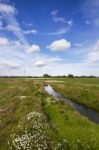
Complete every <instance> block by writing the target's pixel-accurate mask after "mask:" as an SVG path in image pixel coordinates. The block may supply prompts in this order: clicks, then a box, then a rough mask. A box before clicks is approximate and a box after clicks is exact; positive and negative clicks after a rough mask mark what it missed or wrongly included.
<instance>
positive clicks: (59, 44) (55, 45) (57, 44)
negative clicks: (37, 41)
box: [47, 39, 71, 51]
mask: <svg viewBox="0 0 99 150" xmlns="http://www.w3.org/2000/svg"><path fill="white" fill-rule="evenodd" d="M70 47H71V42H70V41H67V40H66V39H61V40H57V41H54V42H52V43H51V44H50V45H49V46H47V48H48V49H50V50H52V51H62V50H67V49H69V48H70Z"/></svg>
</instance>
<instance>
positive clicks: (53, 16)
mask: <svg viewBox="0 0 99 150" xmlns="http://www.w3.org/2000/svg"><path fill="white" fill-rule="evenodd" d="M57 14H58V10H54V11H52V12H51V15H52V19H53V21H54V22H62V23H66V20H65V18H64V17H59V16H57Z"/></svg>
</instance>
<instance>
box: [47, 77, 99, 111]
mask: <svg viewBox="0 0 99 150" xmlns="http://www.w3.org/2000/svg"><path fill="white" fill-rule="evenodd" d="M56 81H57V80H56ZM60 81H61V82H50V84H51V85H52V86H53V87H54V89H55V90H56V91H57V92H59V93H60V94H61V95H63V96H65V97H67V98H70V99H72V100H74V101H76V102H77V103H80V104H83V105H85V106H87V107H89V108H92V109H94V110H96V111H99V78H67V79H61V80H60ZM48 82H49V81H48Z"/></svg>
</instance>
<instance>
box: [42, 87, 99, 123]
mask: <svg viewBox="0 0 99 150" xmlns="http://www.w3.org/2000/svg"><path fill="white" fill-rule="evenodd" d="M44 88H45V91H46V92H47V93H48V94H49V95H52V96H53V97H54V98H56V99H61V100H64V101H65V102H66V103H69V104H70V105H71V107H72V108H73V109H75V110H77V111H78V112H79V113H80V114H81V115H84V116H86V117H88V118H89V119H90V120H91V121H93V122H95V123H98V124H99V113H98V112H96V111H94V110H93V109H91V108H87V107H85V106H83V105H81V104H78V103H76V102H73V101H72V100H70V99H67V98H64V97H62V96H61V95H60V94H59V93H57V92H56V91H54V89H53V88H52V87H51V86H50V85H45V86H44Z"/></svg>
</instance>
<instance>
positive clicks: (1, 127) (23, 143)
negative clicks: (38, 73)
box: [0, 78, 99, 150]
mask: <svg viewBox="0 0 99 150" xmlns="http://www.w3.org/2000/svg"><path fill="white" fill-rule="evenodd" d="M45 83H46V84H50V85H52V87H53V88H54V89H55V90H56V91H57V92H58V93H60V94H61V95H63V96H65V97H68V98H70V99H72V100H73V101H76V102H77V103H80V104H82V105H85V106H86V107H90V108H92V109H94V110H96V111H97V112H99V78H62V79H60V78H55V79H54V78H53V79H51V78H50V79H29V78H1V79H0V150H11V149H12V150H99V124H96V123H94V122H92V121H90V120H89V119H88V118H87V117H84V116H82V115H80V114H79V112H77V111H75V110H73V109H72V108H71V106H70V105H69V104H67V103H65V102H64V101H57V100H55V99H54V98H53V97H52V96H50V95H48V94H47V93H46V91H45V90H44V84H45Z"/></svg>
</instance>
